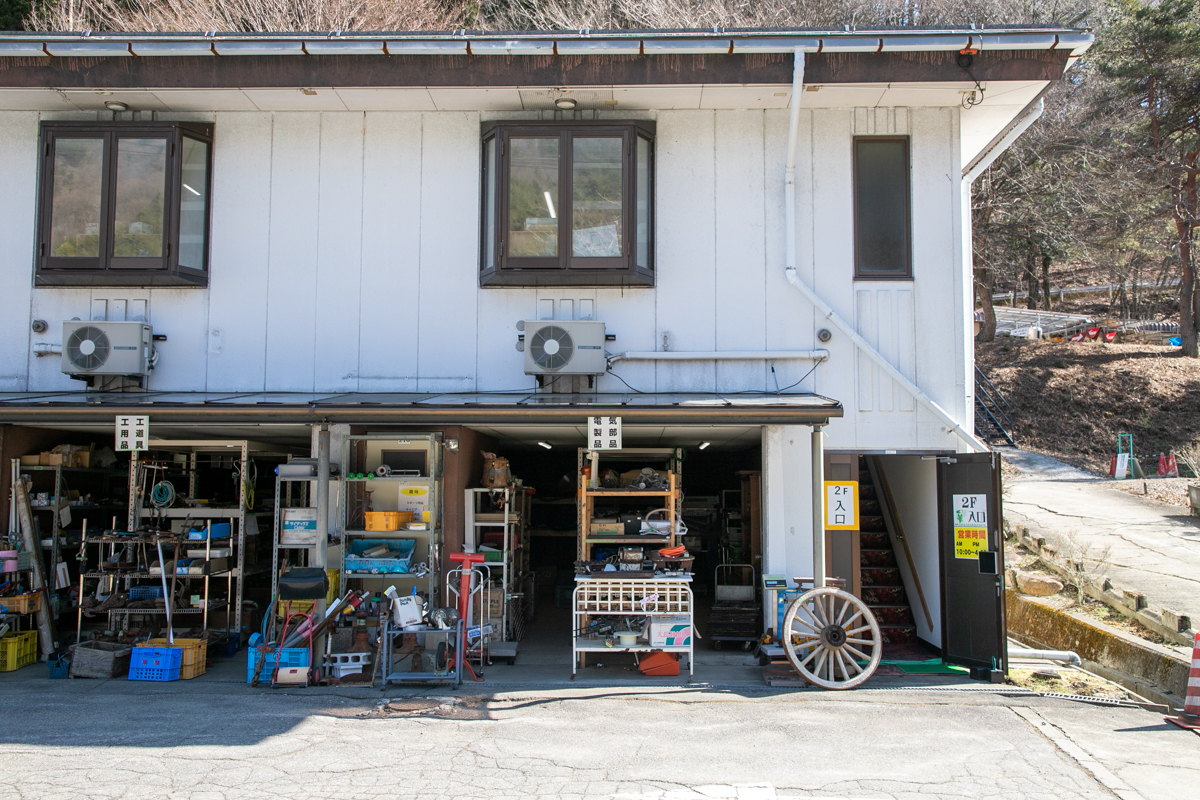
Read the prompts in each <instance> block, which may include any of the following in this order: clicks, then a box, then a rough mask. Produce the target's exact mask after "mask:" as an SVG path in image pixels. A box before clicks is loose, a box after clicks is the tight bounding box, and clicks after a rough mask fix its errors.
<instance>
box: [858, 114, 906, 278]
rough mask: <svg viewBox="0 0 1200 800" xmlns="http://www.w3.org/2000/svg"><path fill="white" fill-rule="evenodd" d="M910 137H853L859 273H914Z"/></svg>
mask: <svg viewBox="0 0 1200 800" xmlns="http://www.w3.org/2000/svg"><path fill="white" fill-rule="evenodd" d="M909 192H910V189H909V159H908V140H907V139H900V138H873V137H871V138H868V137H860V138H856V139H855V140H854V277H855V278H892V279H897V278H899V279H907V278H911V277H912V238H911V233H910V232H911V230H912V227H911V226H912V214H911V210H910V200H909Z"/></svg>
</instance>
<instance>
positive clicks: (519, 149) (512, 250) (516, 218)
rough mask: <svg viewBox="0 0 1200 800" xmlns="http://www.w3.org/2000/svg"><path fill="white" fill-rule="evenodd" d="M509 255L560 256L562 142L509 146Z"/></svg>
mask: <svg viewBox="0 0 1200 800" xmlns="http://www.w3.org/2000/svg"><path fill="white" fill-rule="evenodd" d="M509 147H510V152H511V155H510V156H509V163H510V165H511V166H510V171H509V177H508V227H509V232H508V239H509V241H508V254H509V255H510V256H556V255H558V139H557V138H555V139H513V140H511V142H510V143H509Z"/></svg>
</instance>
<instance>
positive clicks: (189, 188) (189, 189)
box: [183, 183, 200, 197]
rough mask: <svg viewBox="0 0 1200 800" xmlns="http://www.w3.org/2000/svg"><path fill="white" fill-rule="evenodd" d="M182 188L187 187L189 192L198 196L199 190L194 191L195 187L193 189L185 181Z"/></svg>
mask: <svg viewBox="0 0 1200 800" xmlns="http://www.w3.org/2000/svg"><path fill="white" fill-rule="evenodd" d="M183 188H185V189H187V190H188V191H189V192H191V193H192V194H194V195H196V197H199V196H200V193H199V192H197V191H196V190H195V189H193V188H192V187H190V186H188V185H187V184H186V183H185V184H184V185H183Z"/></svg>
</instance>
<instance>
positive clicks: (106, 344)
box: [62, 320, 154, 382]
mask: <svg viewBox="0 0 1200 800" xmlns="http://www.w3.org/2000/svg"><path fill="white" fill-rule="evenodd" d="M153 350H154V334H153V329H152V328H151V327H150V326H149V325H147V324H146V323H144V322H79V321H78V320H70V321H67V322H64V323H63V338H62V371H63V372H65V373H66V374H68V375H70V376H71V377H73V378H78V379H80V380H89V379H90V378H91V377H92V376H104V375H121V376H125V377H129V378H134V379H136V378H144V377H145V376H147V375H148V374H150V358H151V355H152V353H153ZM89 382H90V380H89Z"/></svg>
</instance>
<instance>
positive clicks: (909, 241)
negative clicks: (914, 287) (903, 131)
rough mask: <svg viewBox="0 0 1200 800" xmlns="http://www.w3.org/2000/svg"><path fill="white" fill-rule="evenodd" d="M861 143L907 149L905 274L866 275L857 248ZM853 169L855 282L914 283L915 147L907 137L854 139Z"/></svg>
mask: <svg viewBox="0 0 1200 800" xmlns="http://www.w3.org/2000/svg"><path fill="white" fill-rule="evenodd" d="M860 142H900V143H902V144H903V145H904V164H905V170H904V179H905V192H904V219H905V230H906V231H907V235H906V242H905V244H906V247H905V248H904V271H903V272H887V273H884V272H863V269H862V254H861V253H860V251H859V247H858V229H859V210H858V145H859V143H860ZM852 147H853V152H852V153H851V165H852V169H853V175H852V178H851V191H852V192H853V193H854V279H855V280H857V281H911V280H912V277H913V256H912V249H913V227H912V222H913V219H912V185H913V181H912V145H911V140H910V138H909V137H908V136H855V137H854V139H853V144H852Z"/></svg>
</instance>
